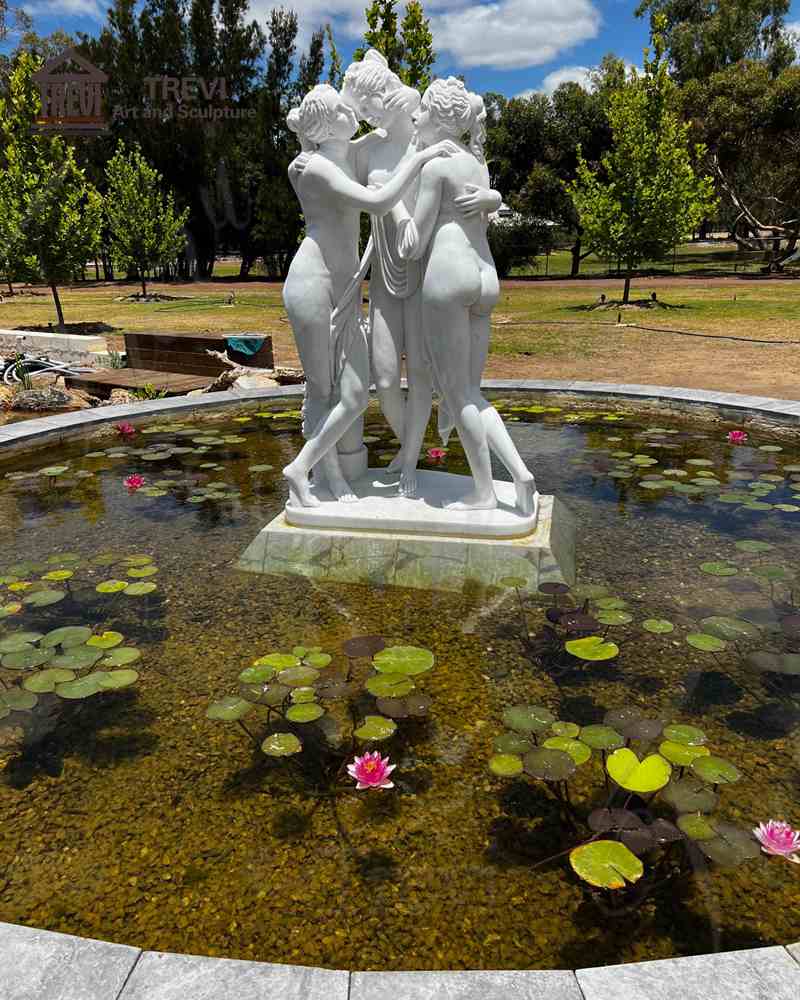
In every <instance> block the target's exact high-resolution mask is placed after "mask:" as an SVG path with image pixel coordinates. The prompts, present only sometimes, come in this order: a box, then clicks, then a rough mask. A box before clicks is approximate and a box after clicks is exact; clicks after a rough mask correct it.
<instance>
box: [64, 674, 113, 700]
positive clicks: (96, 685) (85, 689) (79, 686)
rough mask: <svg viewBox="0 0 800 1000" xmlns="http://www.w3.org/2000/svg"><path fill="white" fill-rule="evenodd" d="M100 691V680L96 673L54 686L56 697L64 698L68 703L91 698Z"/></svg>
mask: <svg viewBox="0 0 800 1000" xmlns="http://www.w3.org/2000/svg"><path fill="white" fill-rule="evenodd" d="M101 690H102V689H101V687H100V678H99V675H98V674H97V673H94V674H87V675H86V676H85V677H78V678H77V679H76V680H74V681H65V682H64V683H63V684H56V694H57V695H58V697H59V698H66V699H67V700H69V701H77V700H80V699H82V698H91V697H92V695H95V694H99V693H100V691H101Z"/></svg>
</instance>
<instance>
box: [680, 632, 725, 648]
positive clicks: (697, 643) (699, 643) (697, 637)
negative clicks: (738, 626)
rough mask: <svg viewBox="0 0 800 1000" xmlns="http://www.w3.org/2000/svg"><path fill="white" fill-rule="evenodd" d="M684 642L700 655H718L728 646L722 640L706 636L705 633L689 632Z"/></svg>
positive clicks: (713, 636)
mask: <svg viewBox="0 0 800 1000" xmlns="http://www.w3.org/2000/svg"><path fill="white" fill-rule="evenodd" d="M686 641H687V642H688V644H689V645H690V646H693V647H694V648H695V649H699V650H700V652H701V653H719V652H721V651H722V650H723V649H725V647H726V646H727V645H728V644H727V642H725V640H724V639H718V638H717V637H716V636H715V635H707V634H706V633H705V632H691V633H689V635H687V636H686Z"/></svg>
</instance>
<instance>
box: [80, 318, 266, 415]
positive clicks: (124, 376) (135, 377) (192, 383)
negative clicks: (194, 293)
mask: <svg viewBox="0 0 800 1000" xmlns="http://www.w3.org/2000/svg"><path fill="white" fill-rule="evenodd" d="M229 338H231V339H232V338H236V339H237V340H263V344H262V345H261V348H260V349H259V351H258V352H257V353H256V354H253V355H249V354H241V353H239V352H238V351H235V350H231V349H228V339H229ZM207 351H216V352H218V353H219V354H225V353H226V352H227V355H228V357H229V358H230V359H231V361H232V362H234V363H235V364H238V365H243V366H245V367H251V368H270V369H271V368H273V367H274V364H275V362H274V358H273V353H272V337H270V336H268V335H267V336H264V337H261V336H260V335H259V334H255V333H240V334H236V333H232V334H227V335H224V336H223V335H221V334H218V333H213V334H197V333H126V334H125V353H126V354H127V356H128V365H129V367H128V368H102V369H98V370H97V371H96V372H92V373H91V374H87V375H72V376H69V377H68V378H67V379H66V380H65V381H66V384H67V386H68V387H70V388H73V389H83V390H84V392H88V393H89V394H90V395H92V396H98V397H99V398H101V399H105V398H108V397H109V396H110V395H111V390H112V389H127V390H128V391H131V390H135V389H142V388H144V387H145V386H146V385H152V386H153V387H154V388H155V389H159V390H163V391H164V392H165V393H166V395H167V396H183V395H185V394H186V393H187V392H191V391H192V390H194V389H204V388H205V387H206V386H207V385H209V384H210V383H211V382H213V381H214V379H215V378H217V376H219V375H221V374H222V372H224V371H228V370H229V368H230V366H229V365H226V364H225V363H224V362H223V361H220V359H219V358H215V357H213V356H212V355H210V354H207V353H206V352H207Z"/></svg>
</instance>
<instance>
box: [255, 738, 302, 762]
mask: <svg viewBox="0 0 800 1000" xmlns="http://www.w3.org/2000/svg"><path fill="white" fill-rule="evenodd" d="M261 749H262V750H263V751H264V753H265V754H266V755H267V756H268V757H291V755H292V754H295V753H300V751H301V750H302V749H303V744H302V743H301V742H300V740H299V739H298V738H297V737H296V736H295V735H294V733H272V735H271V736H268V737H267V738H266V739H265V740H264V742H263V743H262V744H261Z"/></svg>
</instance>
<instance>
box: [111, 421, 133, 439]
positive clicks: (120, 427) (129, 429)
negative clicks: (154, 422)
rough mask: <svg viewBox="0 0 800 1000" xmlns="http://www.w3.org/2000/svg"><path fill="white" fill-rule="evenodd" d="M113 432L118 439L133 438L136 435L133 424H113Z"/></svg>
mask: <svg viewBox="0 0 800 1000" xmlns="http://www.w3.org/2000/svg"><path fill="white" fill-rule="evenodd" d="M114 430H115V431H116V432H117V434H119V436H120V437H133V435H134V434H135V433H136V428H135V427H134V426H133V424H114Z"/></svg>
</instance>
